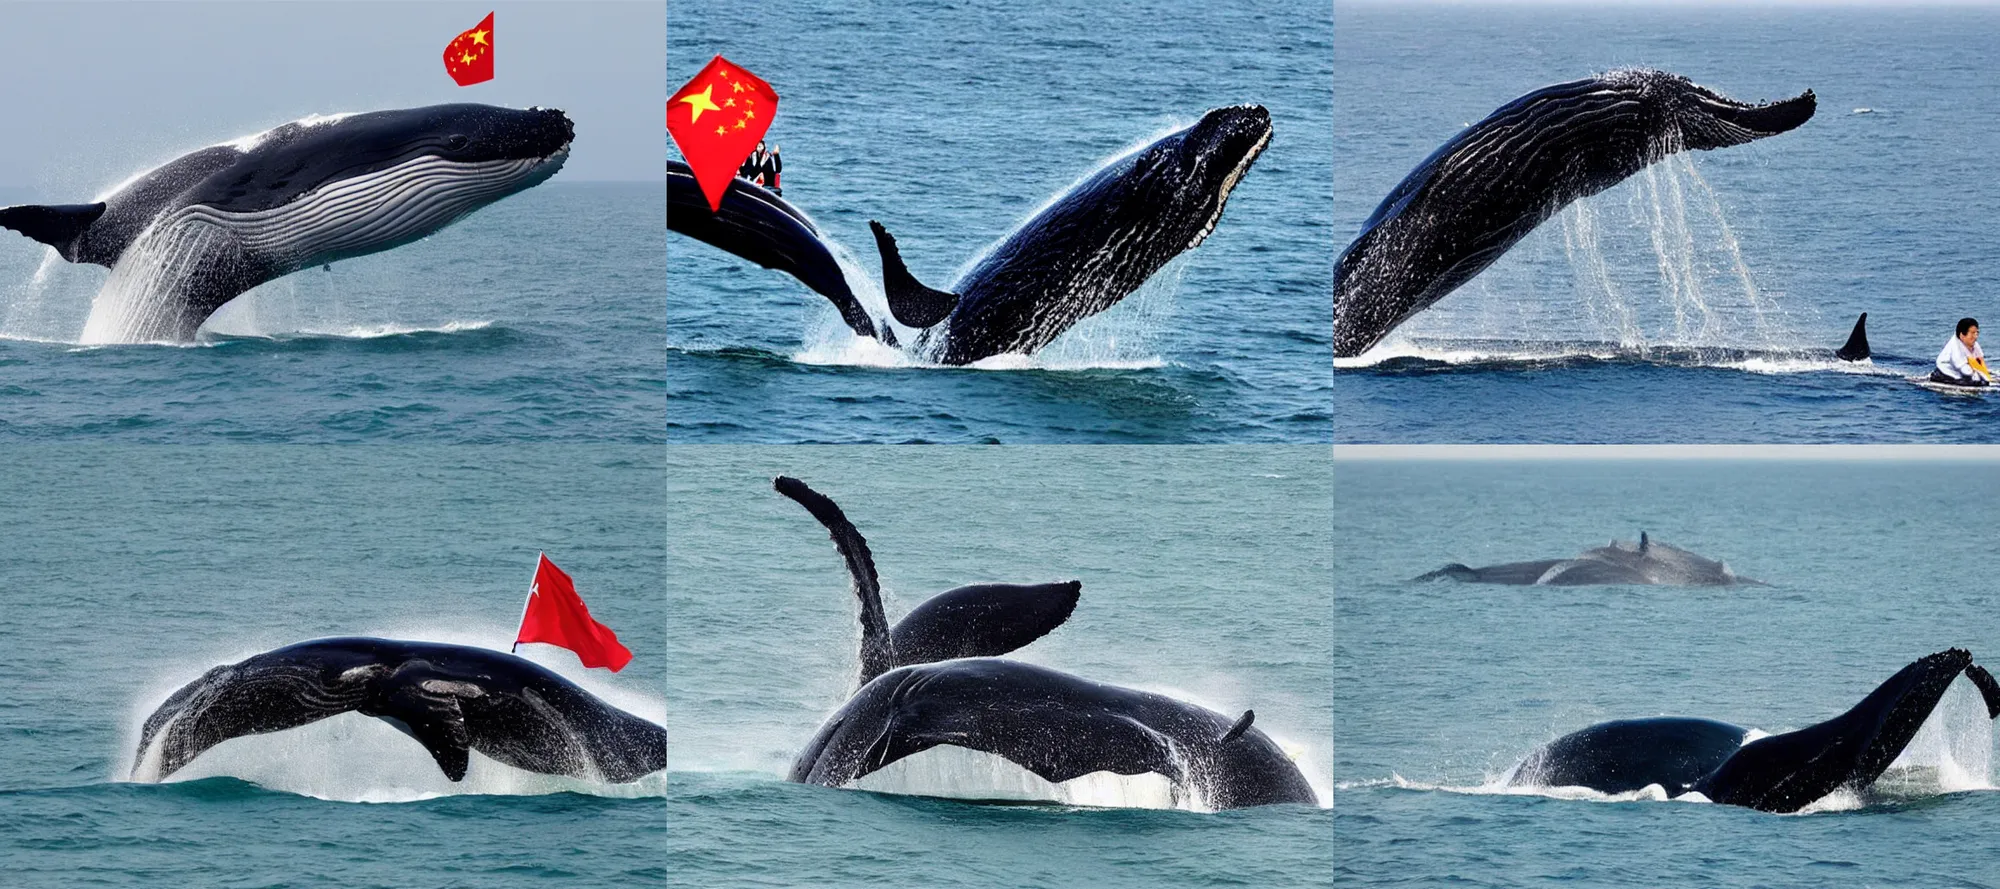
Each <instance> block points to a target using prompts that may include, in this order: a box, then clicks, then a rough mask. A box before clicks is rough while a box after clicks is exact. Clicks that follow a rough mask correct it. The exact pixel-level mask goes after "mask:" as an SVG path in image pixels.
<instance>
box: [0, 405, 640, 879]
mask: <svg viewBox="0 0 2000 889" xmlns="http://www.w3.org/2000/svg"><path fill="white" fill-rule="evenodd" d="M6 457H7V464H8V465H7V470H6V472H4V473H0V502H4V503H6V504H7V506H6V510H5V518H6V526H5V527H6V532H5V533H6V538H7V557H6V558H4V559H0V603H3V604H4V607H5V611H6V614H7V619H6V621H5V622H4V623H0V675H5V676H6V677H7V685H6V688H7V694H6V700H5V702H4V704H0V739H3V740H0V873H4V874H6V875H7V878H6V880H5V881H6V882H7V883H9V884H11V885H22V886H132V887H153V886H333V885H338V886H356V887H372V886H380V887H406V886H519V885H530V884H541V885H636V884H647V885H656V886H657V885H661V884H663V883H665V882H667V881H668V880H670V879H672V878H673V866H672V865H671V863H670V860H669V858H668V856H667V853H666V849H667V847H668V843H669V840H668V835H669V832H670V829H671V828H670V825H669V818H670V813H671V811H672V809H673V806H672V805H670V804H668V803H666V802H664V801H663V800H662V798H661V797H662V796H663V795H664V794H665V792H666V790H667V784H666V781H665V777H664V775H655V776H653V777H651V778H648V779H644V780H642V781H641V782H639V783H637V784H632V785H621V786H616V787H606V786H597V785H590V784H586V783H583V782H579V781H570V780H567V779H553V778H546V777H542V776H534V775H530V774H527V773H524V772H518V771H515V770H512V769H510V768H508V767H506V766H502V765H500V764H498V763H496V762H493V761H491V760H486V759H484V758H483V757H481V756H479V755H477V754H475V755H474V758H473V762H472V768H471V771H470V773H469V774H468V775H467V777H466V780H465V782H464V783H462V784H452V783H450V782H448V781H446V780H445V779H444V778H443V776H442V775H441V774H440V773H439V772H438V770H437V768H436V766H435V765H434V764H432V762H431V760H430V757H429V755H428V754H426V753H425V752H424V750H423V748H422V747H420V746H419V745H417V744H416V743H414V742H412V741H410V740H409V739H408V738H406V737H404V736H403V735H401V734H399V733H398V732H396V731H395V730H394V729H392V728H389V727H388V726H387V725H386V724H384V723H381V722H379V721H376V720H373V719H368V718H365V717H362V716H360V715H358V714H346V715H343V716H338V717H335V718H333V719H330V720H326V721H324V722H321V723H317V724H314V725H312V726H308V727H305V728H301V729H295V730H293V731H289V732H282V733H277V734H271V735H262V736H256V737H247V738H239V739H236V740H232V741H228V742H225V743H223V744H222V745H220V746H217V747H215V748H213V749H211V750H209V751H207V752H206V753H204V754H203V755H202V756H201V757H199V758H198V759H196V760H195V761H194V762H193V763H191V764H190V765H189V766H188V767H187V768H186V769H184V770H183V771H182V772H180V773H178V774H176V775H175V776H174V777H175V778H176V779H182V778H185V779H186V780H175V781H172V782H170V783H165V784H151V783H132V782H130V781H128V780H127V774H128V769H129V766H130V763H131V757H132V746H133V744H134V740H135V738H136V733H137V726H138V725H139V723H140V722H141V721H142V720H143V719H144V718H145V715H146V714H147V713H148V712H150V711H151V710H152V708H153V707H154V706H155V705H157V704H158V703H159V702H160V701H161V700H163V699H164V698H165V696H166V695H167V694H168V693H169V692H171V691H172V690H173V689H174V688H175V687H177V686H179V685H180V684H182V683H185V682H187V681H189V680H191V679H193V678H194V677H196V676H198V675H200V674H201V672H202V671H204V670H206V669H208V668H209V667H211V666H215V665H217V664H222V663H227V662H232V661H235V660H239V659H241V658H242V657H245V656H247V655H250V654H253V653H256V652H259V651H264V650H267V649H270V648H274V647H277V646H280V645H284V644H288V643H291V642H297V641H302V640H305V639H310V638H315V637H321V636H329V635H346V634H366V635H385V636H392V637H398V638H414V639H430V640H437V641H447V642H457V643H461V644H471V645H482V646H487V647H493V648H499V649H502V650H504V649H506V647H507V646H508V643H509V642H511V641H512V639H513V630H514V627H515V621H516V620H517V619H518V618H519V615H520V610H521V607H522V603H523V601H524V600H525V597H526V594H527V588H528V583H529V580H530V578H532V576H533V574H534V570H535V555H536V553H537V552H538V551H546V552H547V553H548V555H549V557H550V558H551V559H552V560H554V561H555V562H556V564H558V565H560V566H561V567H562V568H563V569H565V570H567V571H568V572H569V573H570V574H571V576H572V577H574V578H575V580H576V583H577V588H578V591H579V593H580V594H581V595H582V596H583V597H584V599H585V601H587V602H588V603H589V605H590V609H591V613H592V614H593V615H594V616H595V617H597V618H598V619H599V620H601V621H603V622H604V623H606V624H608V625H609V626H611V627H612V628H613V629H614V630H616V631H617V633H618V636H619V638H620V640H621V641H623V642H624V643H625V644H626V645H627V646H629V647H630V648H631V649H632V651H633V653H634V655H635V657H634V659H633V661H632V663H631V664H630V665H628V666H627V667H626V668H625V669H624V670H623V671H622V672H620V673H618V674H616V675H611V674H607V673H606V671H604V670H590V671H585V670H583V669H582V668H581V667H580V666H579V665H578V664H577V662H576V659H575V658H574V657H573V656H571V655H569V653H568V652H565V651H562V650H560V649H555V648H552V647H549V646H542V645H528V646H524V647H523V649H522V653H523V655H524V656H527V657H530V658H532V659H534V660H536V661H538V662H540V663H543V664H544V665H547V666H549V667H550V668H552V669H555V670H557V671H558V672H560V673H563V674H564V675H566V676H568V677H570V678H571V679H572V680H574V681H577V682H579V683H582V684H583V685H584V686H585V687H586V688H589V689H591V690H593V691H595V692H597V693H598V694H599V695H600V696H603V697H605V698H606V699H607V700H610V701H612V702H613V703H615V704H617V705H619V706H622V707H625V708H627V709H628V710H631V711H632V712H635V713H638V714H640V715H642V716H646V717H648V718H652V719H655V720H664V719H666V716H667V702H666V700H665V699H664V698H663V697H662V696H661V690H662V689H663V688H665V687H667V685H668V682H667V679H666V677H667V675H668V674H669V673H670V672H673V671H674V670H675V669H676V666H675V660H674V655H673V653H672V652H671V651H670V650H669V648H668V641H669V640H668V624H669V616H668V610H667V597H666V596H665V595H664V594H663V592H662V589H663V586H664V582H665V577H664V575H663V574H662V573H661V571H662V558H661V555H662V551H663V549H664V541H665V534H666V527H665V524H664V523H663V521H662V519H661V513H660V510H659V507H658V504H659V503H660V502H661V498H662V496H663V494H664V489H663V485H662V484H661V480H662V479H663V478H664V470H665V466H666V464H667V462H668V461H667V455H666V454H665V453H664V452H663V450H662V449H661V448H658V447H645V446H641V447H627V446H616V445H591V446H578V445H573V444H541V445H535V444H514V445H509V446H506V447H478V446H404V445H373V446H367V447H337V446H324V447H311V448H298V447H287V446H278V445H237V444H226V443H218V444H209V445H202V446H191V447H179V446H117V445H103V444H97V443H90V442H67V443H64V444H61V445H17V446H13V447H10V448H8V450H7V452H6Z"/></svg>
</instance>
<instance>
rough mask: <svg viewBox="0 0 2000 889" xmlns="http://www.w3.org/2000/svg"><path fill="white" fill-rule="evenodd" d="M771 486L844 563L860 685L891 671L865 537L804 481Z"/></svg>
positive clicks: (891, 654) (888, 637) (891, 652)
mask: <svg viewBox="0 0 2000 889" xmlns="http://www.w3.org/2000/svg"><path fill="white" fill-rule="evenodd" d="M771 487H773V488H775V489H777V491H778V493H780V494H783V495H785V496H786V497H790V498H791V499H792V501H793V502H794V503H797V504H798V505H800V506H803V507H805V508H806V511H807V512H809V513H812V517H813V518H815V519H818V520H819V523H820V524H821V525H822V526H824V527H825V528H826V533H827V536H829V537H832V538H833V547H834V549H836V550H838V551H839V552H840V558H841V560H842V561H845V562H846V563H847V574H848V577H849V578H850V579H852V580H853V582H854V597H855V598H856V599H858V600H860V602H861V684H862V685H867V684H868V681H869V680H871V679H874V678H875V677H877V676H880V675H882V674H883V673H887V672H889V671H890V670H893V669H895V667H896V643H895V637H894V635H892V634H891V633H890V632H889V618H888V615H887V614H885V613H884V612H883V611H882V584H881V581H880V580H879V579H878V578H877V576H876V574H875V556H874V554H873V553H871V552H869V551H868V538H866V537H863V536H861V532H860V530H858V529H856V528H855V527H854V523H853V522H850V521H848V520H847V514H846V513H843V512H841V511H840V506H839V505H838V504H835V503H834V502H833V500H832V499H831V498H829V497H827V496H826V495H825V494H821V493H820V492H818V491H815V490H813V489H812V487H811V486H809V485H807V484H806V483H805V482H802V481H799V480H798V479H795V478H791V477H789V476H783V475H781V476H778V477H777V478H775V479H772V480H771Z"/></svg>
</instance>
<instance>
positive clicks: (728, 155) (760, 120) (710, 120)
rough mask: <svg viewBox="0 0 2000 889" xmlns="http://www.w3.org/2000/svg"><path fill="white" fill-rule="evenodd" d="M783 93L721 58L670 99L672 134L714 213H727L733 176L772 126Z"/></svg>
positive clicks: (718, 57)
mask: <svg viewBox="0 0 2000 889" xmlns="http://www.w3.org/2000/svg"><path fill="white" fill-rule="evenodd" d="M777 111H778V94H777V92H776V91H774V90H772V89H771V85H770V84H768V83H765V82H764V81H762V80H760V79H758V77H757V76H756V75H754V74H751V73H750V72H748V71H745V70H743V69H742V68H739V67H737V66H736V64H735V63H733V62H731V61H729V60H728V59H725V58H723V57H721V56H716V57H715V58H713V59H710V60H709V63H708V65H707V66H706V67H704V68H702V69H701V73H700V74H696V75H695V76H694V79H693V80H690V81H688V82H687V85H686V86H683V87H681V88H680V91H679V92H676V93H674V95H673V98H671V99H668V100H667V132H669V133H672V134H673V137H674V144H675V145H679V146H680V147H681V155H682V156H683V157H686V158H687V162H688V166H689V167H690V168H692V169H693V170H694V181H695V182H697V183H700V185H701V193H702V195H703V196H704V197H707V198H708V208H709V209H710V210H720V209H722V196H723V195H724V194H726V193H728V191H729V178H730V177H732V176H735V175H736V169H737V168H738V167H741V166H743V159H744V158H746V157H749V156H750V152H751V151H753V150H755V149H756V147H757V140H759V139H762V138H764V131H765V130H768V129H770V128H771V115H773V114H776V113H777Z"/></svg>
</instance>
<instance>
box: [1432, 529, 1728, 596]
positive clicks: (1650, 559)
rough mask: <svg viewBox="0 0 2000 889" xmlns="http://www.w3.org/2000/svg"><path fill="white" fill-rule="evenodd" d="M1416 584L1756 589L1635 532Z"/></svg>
mask: <svg viewBox="0 0 2000 889" xmlns="http://www.w3.org/2000/svg"><path fill="white" fill-rule="evenodd" d="M1415 579H1417V580H1459V581H1465V582H1467V583H1503V584H1520V585H1537V586H1588V585H1593V584H1633V585H1638V584H1651V585H1657V586H1730V585H1733V584H1758V585H1761V583H1759V581H1755V580H1751V579H1749V578H1747V577H1738V576H1736V572H1734V571H1731V570H1730V569H1729V565H1727V564H1726V563H1723V562H1718V561H1716V560H1714V559H1709V558H1704V557H1702V556H1698V555H1696V554H1694V553H1691V552H1688V551H1687V550H1684V549H1681V548H1680V547H1677V546H1673V545H1671V544H1665V543H1659V542H1657V541H1655V540H1653V539H1652V538H1651V537H1649V536H1647V534H1646V532H1644V531H1641V532H1639V542H1638V543H1631V542H1629V541H1624V540H1613V541H1611V542H1610V543H1608V544H1606V545H1604V546H1600V547H1597V548H1595V549H1588V550H1584V551H1583V552H1581V553H1578V554H1577V555H1576V556H1574V557H1572V558H1568V559H1540V560H1537V561H1532V562H1508V563H1506V564H1502V565H1488V566H1486V567H1484V568H1469V567H1466V566H1465V565H1461V564H1459V563H1457V562H1453V563H1451V564H1449V565H1446V566H1444V567H1442V568H1439V569H1438V570H1436V571H1432V572H1429V573H1427V574H1423V575H1420V576H1418V577H1417V578H1415Z"/></svg>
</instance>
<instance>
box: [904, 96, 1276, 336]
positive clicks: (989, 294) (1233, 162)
mask: <svg viewBox="0 0 2000 889" xmlns="http://www.w3.org/2000/svg"><path fill="white" fill-rule="evenodd" d="M1270 140H1271V115H1270V112H1268V111H1266V110H1264V108H1263V107H1262V106H1258V105H1237V106H1231V107H1226V108H1217V109H1214V110H1211V111H1209V112H1208V113H1207V114H1204V115H1203V116H1202V119H1201V120H1200V121H1198V122H1196V123H1195V124H1194V125H1192V126H1189V127H1186V128H1184V129H1181V130H1177V131H1175V132H1173V133H1170V134H1168V135H1166V136H1163V137H1161V138H1159V139H1158V140H1155V141H1154V142H1153V143H1152V144H1150V145H1148V146H1146V147H1144V148H1142V149H1140V150H1138V151H1136V152H1134V153H1132V154H1131V155H1128V156H1126V157H1122V158H1119V159H1118V160H1116V161H1113V162H1112V163H1110V164H1109V165H1107V166H1105V167H1104V168H1103V169H1102V170H1099V171H1097V172H1096V173H1095V174H1093V175H1091V176H1090V177H1089V178H1086V179H1084V180H1083V181H1082V182H1080V183H1078V184H1077V185H1076V186H1074V187H1073V188H1071V189H1070V190H1069V191H1068V192H1067V193H1065V194H1063V195H1062V196H1061V197H1059V198H1057V199H1056V200H1055V201H1054V202H1052V203H1050V204H1049V205H1048V207H1046V208H1044V209H1043V210H1042V211H1041V212H1040V213H1038V214H1036V216H1035V217H1034V218H1033V219H1030V220H1028V221H1027V222H1026V223H1024V224H1022V225H1021V226H1020V228H1018V229H1016V230H1015V231H1014V233H1013V234H1012V235H1010V236H1008V237H1007V238H1006V239H1005V240H1003V241H1001V242H1000V243H999V244H997V245H995V246H994V247H993V248H992V249H991V250H989V251H988V252H987V254H986V255H985V257H984V258H983V259H981V260H980V261H979V263H978V264H977V265H975V266H974V267H973V268H972V270H971V271H969V272H967V273H966V274H965V276H964V277H963V278H961V279H960V280H959V281H958V283H957V285H956V286H955V287H954V288H953V290H952V291H944V290H935V289H932V288H930V287H926V286H924V285H923V284H922V283H921V282H919V281H918V280H917V279H916V277H915V276H914V275H912V274H910V273H909V270H908V268H907V267H906V266H905V265H904V263H903V257H902V254H901V252H900V250H899V249H898V247H897V243H896V239H895V238H894V237H891V236H890V235H889V234H888V230H887V229H885V228H883V227H882V226H881V224H880V223H873V228H874V231H875V233H876V246H877V248H878V250H879V251H880V252H881V254H882V269H883V289H884V291H885V293H886V294H887V296H888V299H889V304H890V307H891V309H892V311H893V312H894V314H895V315H896V316H897V317H898V319H899V320H902V319H905V318H907V319H908V322H912V323H916V326H925V327H929V325H926V324H922V323H920V322H924V321H931V323H932V324H941V326H936V327H930V329H929V330H927V331H926V332H925V335H924V338H923V340H922V342H921V344H920V345H921V347H922V348H923V349H924V351H925V352H926V353H927V354H928V356H929V357H931V358H933V359H935V360H937V361H941V362H944V363H946V364H970V363H972V362H974V361H978V360H979V359H982V358H987V357H990V356H993V355H999V354H1003V353H1018V354H1030V353H1033V352H1035V351H1036V350H1038V349H1041V348H1042V347H1043V346H1046V345H1048V344H1049V343H1051V342H1053V341H1054V340H1055V339H1056V338H1057V337H1059V336H1061V335H1062V334H1063V333H1064V332H1065V331H1067V330H1069V329H1070V328H1071V327H1073V326H1075V325H1076V323H1077V322H1078V321H1081V320H1083V319H1084V318H1087V317H1089V316H1091V315H1094V314H1097V313H1098V312H1102V311H1104V310H1105V309H1108V308H1111V307H1112V306H1113V305H1116V304H1117V303H1118V301H1119V300H1122V299H1124V298H1125V297H1127V296H1129V295H1131V294H1132V292H1133V291H1135V290H1137V289H1139V286H1140V285H1142V284H1144V283H1145V282H1146V280H1147V279H1148V278H1151V277H1152V276H1153V273H1154V272H1157V271H1159V270H1160V268H1161V267H1162V266H1164V265H1166V264H1167V262H1169V261H1170V260H1172V259H1173V258H1174V257H1176V256H1179V255H1180V254H1181V253H1183V252H1185V251H1187V250H1192V249H1194V248H1195V247H1196V246H1198V245H1200V244H1201V242H1202V241H1203V240H1205V239H1206V238H1207V237H1208V235H1209V233H1210V232H1213V231H1214V230H1215V225H1216V223H1217V222H1218V221H1219V220H1220V219H1221V218H1222V210H1223V207H1224V206H1226V205H1227V203H1228V201H1229V195H1230V192H1231V191H1233V190H1234V189H1235V188H1236V184H1237V183H1238V182H1239V181H1241V179H1242V178H1243V174H1244V173H1245V172H1247V171H1248V170H1249V169H1250V164H1251V163H1252V162H1254V161H1255V160H1256V159H1257V156H1258V155H1259V154H1261V153H1262V152H1263V150H1264V148H1265V146H1267V145H1269V144H1270ZM933 319H935V320H933Z"/></svg>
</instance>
